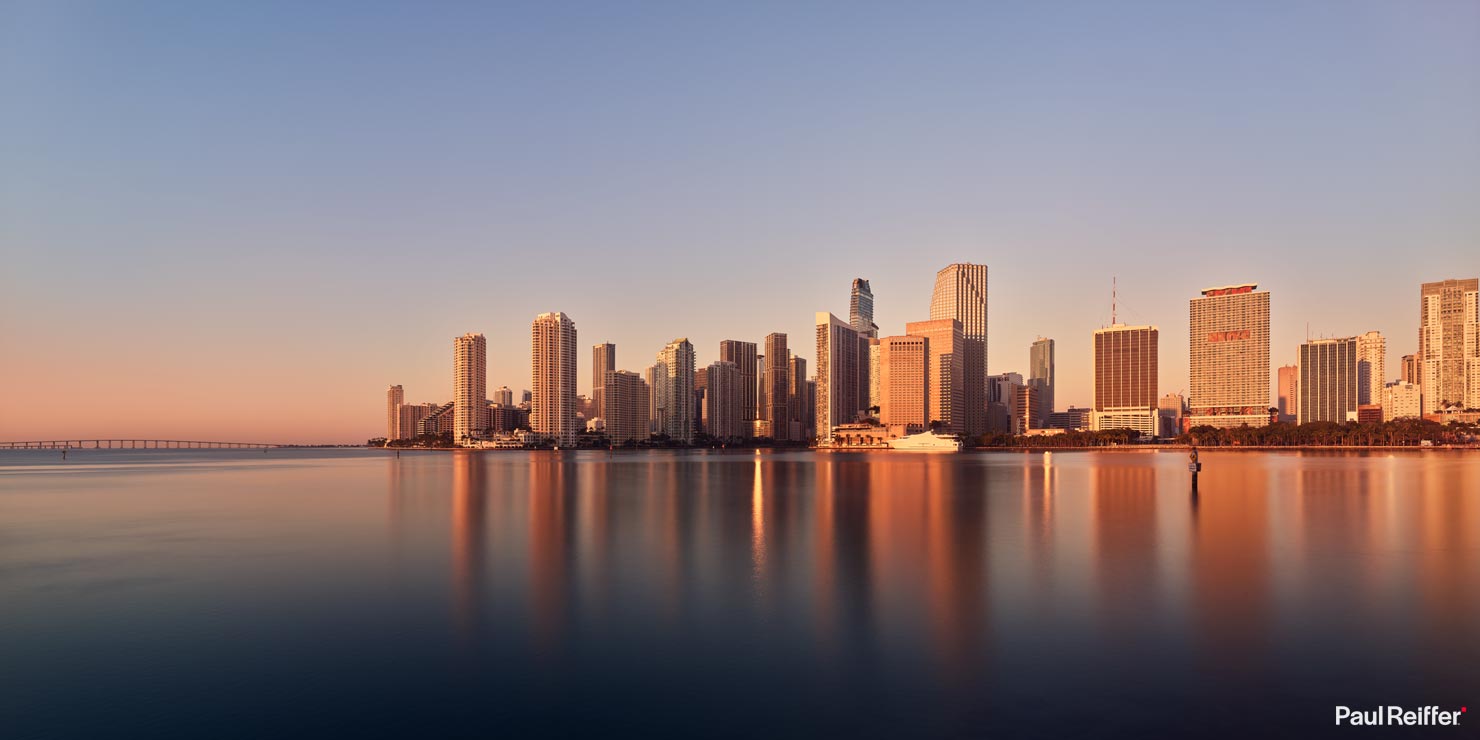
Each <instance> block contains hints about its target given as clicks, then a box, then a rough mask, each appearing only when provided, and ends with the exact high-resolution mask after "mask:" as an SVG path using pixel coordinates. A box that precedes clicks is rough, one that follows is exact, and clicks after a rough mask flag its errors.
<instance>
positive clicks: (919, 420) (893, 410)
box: [879, 336, 930, 434]
mask: <svg viewBox="0 0 1480 740" xmlns="http://www.w3.org/2000/svg"><path fill="white" fill-rule="evenodd" d="M929 368H930V340H929V339H926V338H925V337H913V336H897V337H884V338H883V339H881V340H879V376H880V377H879V422H880V423H881V424H883V425H884V426H886V427H892V426H897V425H898V426H904V427H905V433H907V434H915V433H918V432H923V431H925V430H926V429H928V428H930V413H929V411H930V374H929Z"/></svg>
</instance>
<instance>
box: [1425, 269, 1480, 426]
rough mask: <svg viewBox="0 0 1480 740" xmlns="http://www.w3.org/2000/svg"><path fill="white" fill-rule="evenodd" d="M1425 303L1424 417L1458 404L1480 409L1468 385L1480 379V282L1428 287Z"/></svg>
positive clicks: (1459, 282) (1473, 279)
mask: <svg viewBox="0 0 1480 740" xmlns="http://www.w3.org/2000/svg"><path fill="white" fill-rule="evenodd" d="M1419 297H1420V299H1421V304H1420V305H1421V308H1422V313H1421V314H1420V316H1419V330H1418V361H1419V372H1420V377H1419V385H1420V386H1422V387H1421V388H1420V393H1421V395H1422V397H1423V398H1422V403H1423V413H1425V414H1432V413H1434V412H1436V411H1439V410H1440V409H1443V408H1444V407H1445V406H1449V405H1453V404H1463V405H1467V406H1475V407H1480V398H1473V399H1468V398H1467V396H1468V395H1470V394H1468V393H1466V391H1467V390H1468V386H1469V385H1470V384H1469V383H1468V382H1467V381H1468V379H1469V378H1470V377H1475V378H1480V278H1469V279H1466V280H1444V281H1441V282H1436V283H1424V284H1423V287H1422V289H1421V290H1420V292H1419ZM1477 385H1480V380H1477ZM1477 390H1480V389H1477ZM1476 395H1480V394H1476Z"/></svg>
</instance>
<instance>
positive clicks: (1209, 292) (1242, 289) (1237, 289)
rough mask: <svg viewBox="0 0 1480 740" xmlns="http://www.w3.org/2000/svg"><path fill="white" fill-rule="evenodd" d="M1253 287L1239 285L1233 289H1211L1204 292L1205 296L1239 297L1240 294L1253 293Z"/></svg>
mask: <svg viewBox="0 0 1480 740" xmlns="http://www.w3.org/2000/svg"><path fill="white" fill-rule="evenodd" d="M1253 292H1254V286H1252V285H1237V286H1234V287H1232V288H1209V289H1207V290H1205V291H1203V295H1205V296H1208V297H1212V296H1216V295H1238V294H1239V293H1253Z"/></svg>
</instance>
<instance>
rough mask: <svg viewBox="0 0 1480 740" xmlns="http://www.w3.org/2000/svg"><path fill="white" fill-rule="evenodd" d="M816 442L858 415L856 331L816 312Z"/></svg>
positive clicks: (825, 314)
mask: <svg viewBox="0 0 1480 740" xmlns="http://www.w3.org/2000/svg"><path fill="white" fill-rule="evenodd" d="M816 394H817V413H816V416H815V418H816V421H817V442H818V444H824V443H828V442H830V441H831V440H832V438H833V437H832V431H833V427H835V426H838V425H839V424H847V423H850V422H852V421H853V420H854V419H855V418H857V416H858V408H859V406H858V403H859V400H858V399H859V388H858V332H856V331H853V327H852V326H850V325H849V324H847V323H844V322H843V321H842V320H841V319H839V318H838V317H836V316H834V315H832V314H830V313H828V312H826V311H819V312H818V313H817V391H816Z"/></svg>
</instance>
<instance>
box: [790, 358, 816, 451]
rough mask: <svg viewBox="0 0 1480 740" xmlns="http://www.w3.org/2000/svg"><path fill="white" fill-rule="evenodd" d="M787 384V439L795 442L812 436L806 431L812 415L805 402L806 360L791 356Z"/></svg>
mask: <svg viewBox="0 0 1480 740" xmlns="http://www.w3.org/2000/svg"><path fill="white" fill-rule="evenodd" d="M786 377H787V383H788V386H789V389H790V392H789V393H788V395H789V396H790V398H788V399H787V401H786V407H787V409H788V410H789V412H790V413H791V430H790V431H788V432H787V439H790V440H793V441H796V440H803V439H807V438H808V437H810V436H812V435H811V433H810V431H809V430H808V426H809V424H810V422H811V416H812V414H811V413H810V412H809V411H808V409H807V406H806V404H805V401H806V400H807V360H806V359H805V358H802V357H797V356H796V355H792V357H791V368H790V369H788V370H787V372H786Z"/></svg>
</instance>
